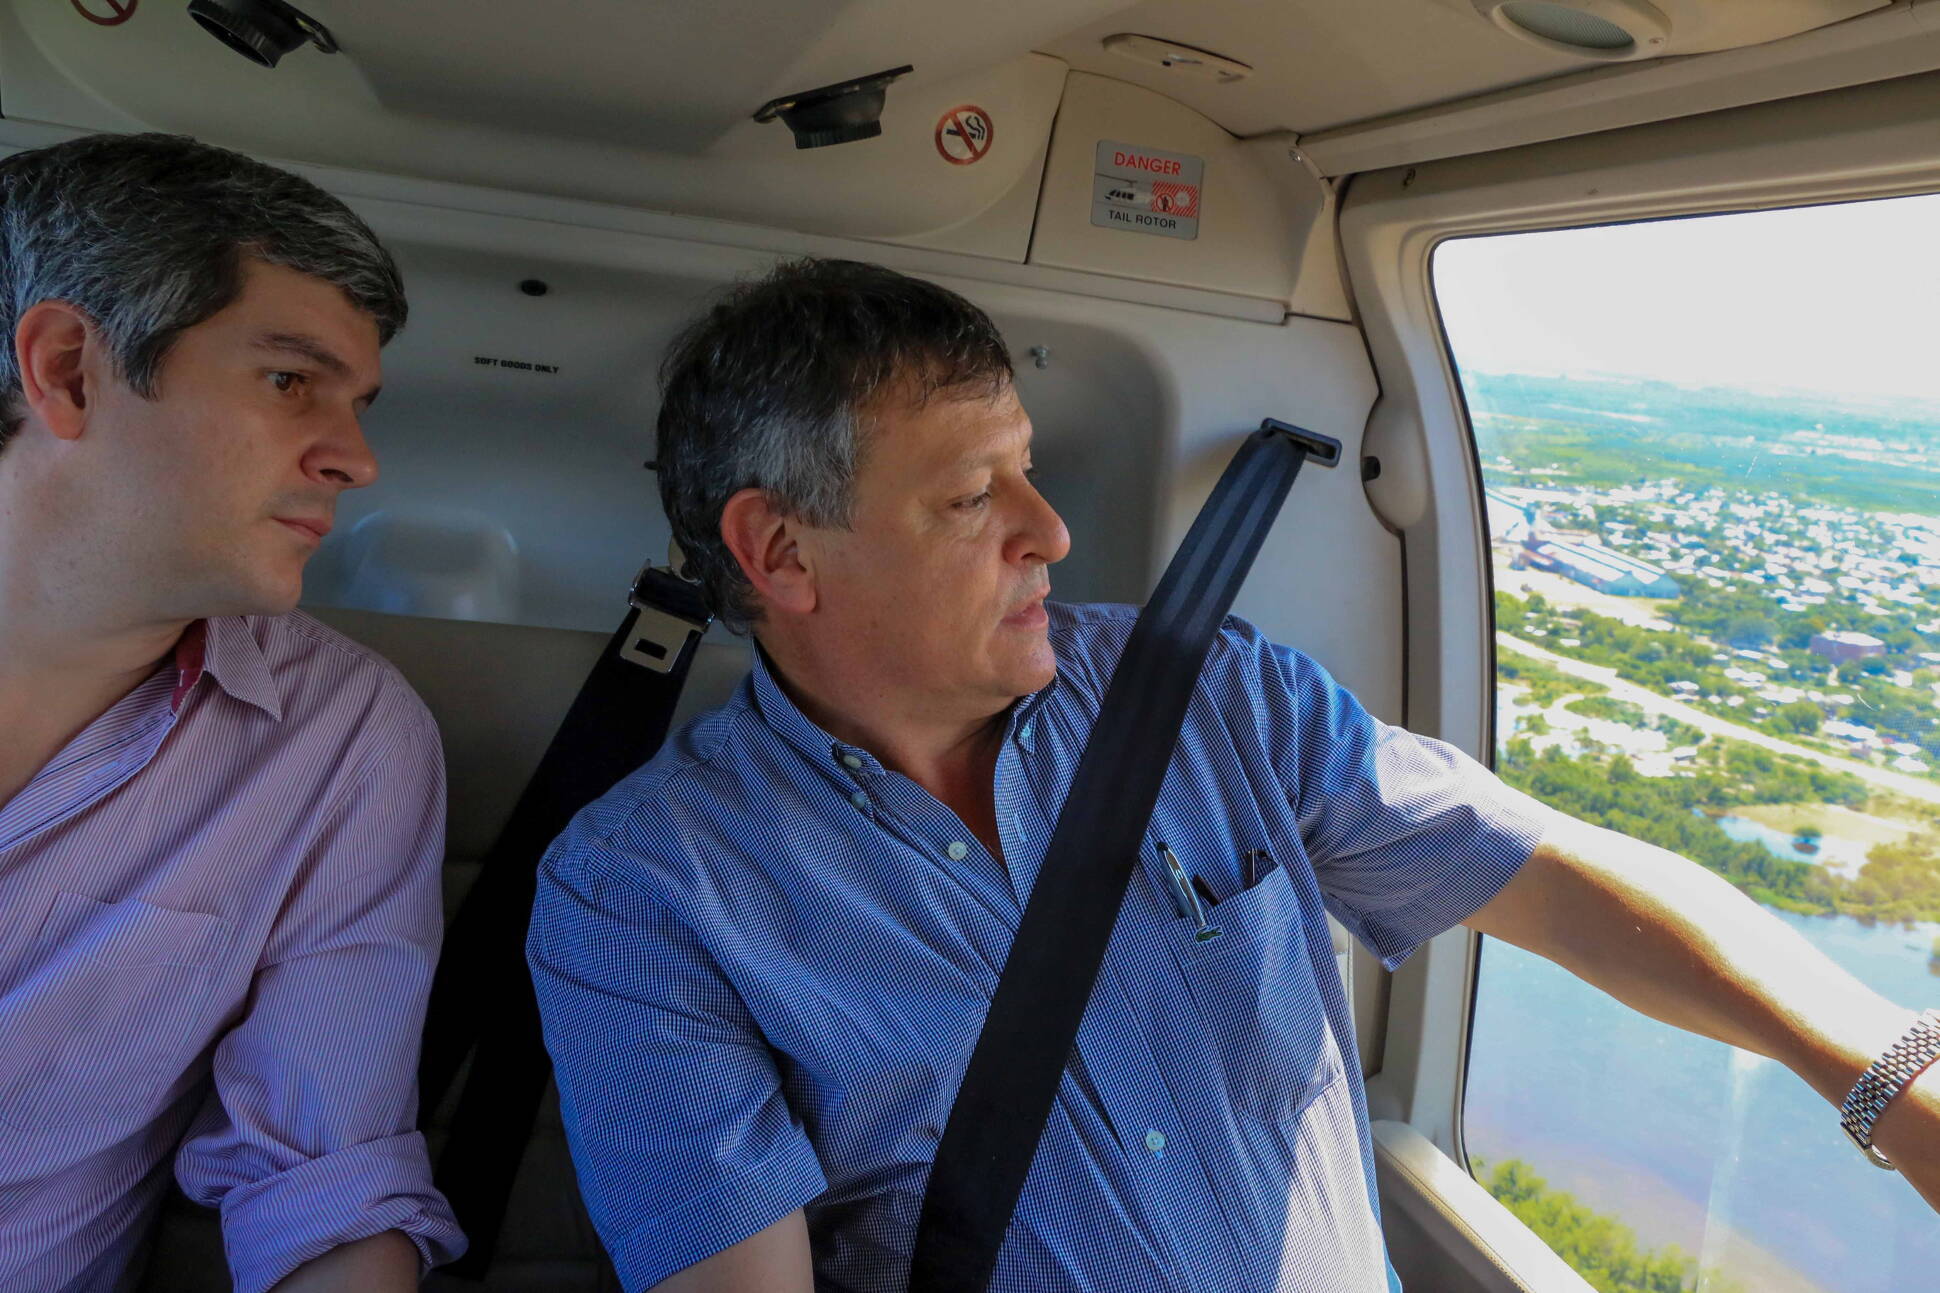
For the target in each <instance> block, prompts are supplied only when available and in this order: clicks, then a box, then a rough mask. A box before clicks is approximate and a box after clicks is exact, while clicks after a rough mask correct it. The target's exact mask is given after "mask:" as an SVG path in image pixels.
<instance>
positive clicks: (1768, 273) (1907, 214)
mask: <svg viewBox="0 0 1940 1293" xmlns="http://www.w3.org/2000/svg"><path fill="white" fill-rule="evenodd" d="M1937 222H1940V195H1921V196H1916V197H1902V198H1882V199H1876V200H1871V201H1864V202H1843V203H1831V204H1823V205H1818V206H1804V207H1787V208H1779V209H1775V210H1766V211H1746V212H1737V213H1732V214H1723V215H1713V216H1693V217H1688V218H1681V219H1665V220H1653V221H1641V222H1635V223H1630V224H1614V225H1600V226H1594V227H1590V228H1581V229H1554V230H1537V231H1532V232H1527V233H1512V234H1493V235H1485V236H1478V237H1469V238H1457V239H1452V240H1450V241H1448V242H1445V243H1443V244H1442V245H1441V246H1439V247H1437V248H1436V249H1435V253H1434V262H1433V276H1434V288H1435V294H1436V299H1437V304H1438V305H1439V308H1440V310H1441V313H1442V319H1443V324H1444V326H1445V327H1446V329H1447V332H1448V338H1449V342H1450V345H1451V346H1452V348H1453V350H1454V353H1455V358H1456V361H1457V362H1458V363H1459V364H1461V365H1462V366H1463V367H1465V368H1473V369H1476V370H1478V371H1482V372H1489V373H1499V374H1504V375H1523V376H1551V377H1562V378H1567V379H1572V380H1581V379H1583V378H1584V376H1585V375H1592V374H1594V375H1596V376H1595V377H1592V378H1591V379H1592V380H1595V379H1596V378H1597V377H1601V378H1614V379H1616V380H1639V381H1661V382H1666V383H1669V384H1672V385H1678V386H1689V387H1692V388H1694V389H1716V390H1729V391H1744V392H1748V393H1752V394H1761V393H1762V394H1777V395H1779V396H1780V397H1781V398H1791V397H1798V396H1814V397H1820V398H1825V399H1830V400H1834V401H1838V402H1841V403H1856V404H1861V405H1864V404H1876V403H1878V402H1879V401H1882V400H1906V401H1912V402H1916V403H1921V404H1933V405H1936V406H1940V365H1936V364H1934V363H1933V362H1932V360H1931V355H1932V353H1933V352H1935V351H1936V350H1940V240H1936V239H1934V238H1932V236H1931V230H1932V229H1933V227H1934V226H1935V224H1936V223H1937Z"/></svg>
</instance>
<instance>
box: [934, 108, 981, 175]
mask: <svg viewBox="0 0 1940 1293" xmlns="http://www.w3.org/2000/svg"><path fill="white" fill-rule="evenodd" d="M990 134H991V128H990V114H989V113H988V112H985V111H984V110H983V109H982V108H979V107H977V106H976V105H975V104H973V103H966V104H963V105H961V106H959V107H955V108H951V109H950V110H949V111H948V112H946V113H944V114H943V115H942V116H941V117H939V118H937V122H936V151H937V152H938V153H940V154H942V156H943V160H944V161H946V162H949V163H950V164H951V165H953V166H968V165H970V164H971V163H973V162H980V161H982V160H983V159H984V158H985V157H987V156H989V154H990Z"/></svg>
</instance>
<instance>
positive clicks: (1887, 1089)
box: [1839, 1010, 1940, 1172]
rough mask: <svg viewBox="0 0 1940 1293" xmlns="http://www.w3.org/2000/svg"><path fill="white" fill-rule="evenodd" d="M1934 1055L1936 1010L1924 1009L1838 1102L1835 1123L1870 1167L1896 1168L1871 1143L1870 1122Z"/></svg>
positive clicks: (1939, 1030)
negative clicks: (1844, 1131) (1841, 1100)
mask: <svg viewBox="0 0 1940 1293" xmlns="http://www.w3.org/2000/svg"><path fill="white" fill-rule="evenodd" d="M1936 1059H1940V1010H1928V1011H1925V1012H1923V1013H1922V1014H1921V1015H1920V1017H1919V1018H1918V1019H1916V1020H1914V1021H1913V1026H1912V1027H1911V1028H1909V1029H1907V1030H1906V1033H1905V1035H1904V1036H1902V1037H1901V1038H1900V1039H1899V1040H1898V1041H1896V1042H1894V1043H1893V1044H1892V1045H1891V1046H1890V1047H1888V1048H1887V1051H1886V1053H1885V1054H1884V1055H1882V1056H1880V1057H1879V1058H1878V1059H1877V1060H1875V1061H1873V1066H1872V1067H1871V1068H1869V1069H1867V1070H1866V1071H1865V1072H1864V1073H1862V1074H1860V1077H1859V1081H1857V1082H1855V1083H1853V1086H1852V1090H1851V1091H1850V1092H1849V1093H1847V1095H1846V1102H1845V1103H1844V1104H1842V1105H1840V1106H1839V1125H1840V1126H1841V1127H1843V1128H1845V1130H1846V1135H1847V1136H1849V1137H1851V1138H1852V1143H1853V1144H1855V1145H1857V1146H1859V1152H1860V1153H1862V1154H1864V1155H1865V1156H1866V1161H1867V1162H1869V1163H1871V1164H1872V1165H1873V1166H1874V1167H1883V1168H1885V1169H1886V1170H1887V1171H1889V1172H1891V1171H1895V1170H1897V1169H1896V1168H1894V1166H1893V1164H1892V1161H1891V1160H1890V1159H1888V1158H1887V1157H1886V1155H1884V1154H1882V1153H1880V1152H1879V1150H1877V1149H1875V1148H1874V1147H1873V1124H1874V1123H1876V1122H1878V1121H1879V1115H1880V1114H1882V1113H1884V1112H1885V1111H1886V1106H1887V1105H1889V1104H1891V1103H1892V1102H1893V1097H1894V1096H1896V1095H1898V1094H1899V1093H1900V1092H1901V1091H1903V1090H1905V1089H1906V1085H1907V1083H1909V1082H1911V1081H1912V1080H1913V1079H1914V1078H1916V1077H1918V1076H1920V1074H1922V1073H1924V1072H1925V1071H1926V1070H1927V1067H1928V1066H1929V1065H1931V1064H1932V1063H1933V1062H1934V1061H1935V1060H1936Z"/></svg>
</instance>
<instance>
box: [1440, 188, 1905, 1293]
mask: <svg viewBox="0 0 1940 1293" xmlns="http://www.w3.org/2000/svg"><path fill="white" fill-rule="evenodd" d="M1936 229H1940V198H1932V197H1921V198H1903V199H1895V200H1891V201H1880V202H1865V203H1852V204H1844V205H1838V206H1826V207H1815V208H1804V209H1795V210H1784V211H1766V212H1754V213H1745V214H1736V215H1728V216H1716V217H1705V218H1699V219H1687V220H1674V221H1661V222H1654V223H1649V224H1633V225H1617V226H1608V227H1602V228H1595V229H1581V230H1563V231H1552V232H1540V233H1528V234H1516V235H1505V236H1501V237H1490V238H1472V239H1464V240H1460V241H1455V242H1451V243H1447V244H1445V245H1444V246H1443V247H1442V248H1441V249H1440V250H1439V251H1438V252H1437V253H1436V257H1435V265H1434V279H1435V289H1436V294H1437V297H1438V299H1439V303H1440V307H1441V310H1442V315H1443V321H1444V324H1445V326H1446V328H1447V332H1448V338H1449V343H1450V346H1451V347H1452V349H1453V353H1454V357H1455V360H1456V364H1457V367H1458V369H1459V371H1460V374H1461V381H1462V388H1463V392H1464V394H1465V395H1466V398H1467V401H1468V406H1469V412H1470V415H1471V419H1472V422H1473V426H1474V431H1475V438H1476V448H1477V452H1478V455H1479V458H1480V462H1481V469H1482V483H1483V486H1484V489H1485V492H1486V503H1487V507H1486V511H1487V517H1488V526H1489V534H1490V543H1491V549H1492V553H1493V571H1494V583H1495V628H1496V649H1497V683H1496V739H1497V749H1496V758H1497V767H1498V770H1499V771H1500V772H1501V774H1502V775H1503V776H1504V777H1505V778H1506V779H1507V780H1509V781H1510V782H1511V783H1513V784H1515V785H1517V786H1520V787H1522V788H1524V789H1526V790H1528V791H1530V792H1531V793H1533V794H1535V795H1536V796H1538V797H1539V798H1541V799H1543V800H1545V801H1547V802H1549V803H1550V804H1552V805H1554V806H1556V807H1558V808H1561V809H1563V810H1565V811H1567V812H1569V813H1571V814H1572V815H1575V816H1578V817H1582V818H1585V819H1587V820H1590V821H1594V822H1597V823H1599V824H1602V825H1605V826H1610V827H1614V828H1616V829H1619V830H1623V831H1626V832H1628V833H1630V834H1633V835H1637V836H1640V837H1642V838H1646V839H1649V840H1651V841H1653V842H1656V843H1659V844H1662V845H1665V846H1666V847H1669V848H1672V849H1674V850H1676V851H1678V852H1680V853H1682V854H1684V855H1685V856H1686V857H1689V858H1691V859H1693V860H1694V861H1696V862H1698V863H1700V864H1702V865H1704V866H1706V867H1709V868H1711V869H1712V870H1714V871H1717V872H1719V873H1721V874H1723V875H1724V876H1726V877H1728V878H1729V879H1730V880H1731V881H1732V883H1734V884H1735V885H1737V886H1738V887H1739V888H1740V889H1741V890H1743V891H1744V892H1745V893H1747V894H1749V895H1750V896H1751V897H1753V898H1754V899H1755V900H1757V901H1758V902H1759V903H1761V904H1763V905H1764V906H1765V907H1766V908H1767V909H1768V910H1770V911H1771V912H1773V913H1774V914H1775V915H1776V917H1777V918H1778V919H1779V920H1781V921H1783V922H1784V923H1785V924H1787V925H1789V926H1791V927H1792V928H1793V929H1796V930H1798V931H1799V932H1800V933H1802V934H1803V935H1804V936H1805V938H1806V939H1808V940H1809V941H1810V942H1811V943H1813V944H1814V945H1816V946H1817V947H1819V948H1821V949H1822V950H1823V951H1824V952H1825V953H1826V954H1827V955H1828V956H1830V957H1831V958H1832V960H1834V961H1835V962H1837V963H1838V964H1840V965H1842V966H1844V967H1845V968H1846V969H1847V970H1849V971H1851V972H1852V973H1853V974H1854V975H1856V976H1858V977H1859V978H1860V979H1862V980H1864V981H1865V982H1867V983H1869V984H1871V985H1872V986H1873V987H1874V988H1876V989H1877V990H1879V991H1880V992H1882V993H1884V994H1885V995H1886V996H1888V997H1890V998H1892V999H1893V1000H1895V1001H1897V1002H1899V1003H1901V1004H1903V1005H1905V1006H1908V1007H1915V1008H1918V1007H1924V1006H1927V1005H1929V1004H1932V1003H1934V1002H1935V1001H1936V1000H1940V978H1936V977H1935V976H1936V975H1940V724H1936V722H1935V719H1936V717H1940V709H1936V696H1940V362H1936V361H1935V356H1936V355H1940V325H1936V321H1935V320H1936V310H1937V308H1940V238H1936V237H1935V236H1934V230H1936ZM1885 1040H1889V1039H1882V1043H1883V1042H1884V1041H1885ZM1464 1131H1465V1139H1466V1143H1467V1146H1468V1149H1469V1153H1470V1166H1471V1168H1472V1169H1473V1170H1474V1171H1475V1173H1476V1175H1477V1177H1478V1178H1479V1179H1480V1180H1481V1181H1482V1182H1483V1183H1484V1184H1485V1185H1487V1186H1488V1187H1489V1188H1490V1189H1491V1190H1492V1191H1493V1192H1494V1193H1495V1194H1496V1195H1497V1197H1499V1198H1502V1199H1503V1200H1504V1201H1505V1202H1506V1203H1507V1204H1508V1205H1509V1206H1510V1208H1511V1210H1513V1211H1515V1212H1516V1213H1517V1214H1518V1215H1520V1216H1522V1217H1523V1218H1524V1219H1525V1220H1526V1221H1529V1222H1531V1224H1532V1225H1533V1227H1534V1228H1535V1229H1536V1230H1537V1231H1538V1233H1540V1234H1541V1235H1542V1236H1543V1237H1544V1238H1545V1239H1546V1240H1548V1241H1549V1242H1550V1243H1551V1245H1552V1246H1553V1247H1555V1248H1557V1250H1558V1251H1559V1252H1560V1253H1562V1254H1563V1256H1564V1257H1565V1258H1566V1259H1568V1260H1569V1261H1570V1262H1571V1263H1572V1264H1573V1265H1575V1266H1576V1268H1577V1269H1578V1270H1580V1271H1582V1272H1583V1273H1584V1274H1585V1276H1587V1277H1588V1278H1589V1279H1590V1282H1591V1283H1592V1284H1593V1285H1594V1286H1595V1287H1597V1288H1598V1289H1603V1290H1626V1291H1627V1290H1650V1291H1651V1293H1669V1291H1671V1290H1692V1289H1704V1290H1709V1291H1712V1293H1722V1291H1723V1290H1742V1291H1744V1293H1903V1291H1904V1290H1908V1289H1916V1288H1934V1287H1940V1283H1937V1282H1936V1281H1940V1276H1936V1275H1935V1274H1934V1272H1936V1271H1940V1220H1937V1219H1936V1218H1935V1216H1934V1214H1933V1212H1932V1211H1931V1210H1930V1209H1928V1208H1927V1206H1926V1205H1925V1204H1924V1203H1922V1202H1921V1201H1920V1199H1919V1197H1918V1196H1917V1195H1916V1194H1915V1193H1914V1192H1913V1190H1912V1189H1911V1188H1910V1187H1908V1186H1907V1184H1906V1183H1905V1182H1904V1181H1903V1180H1901V1179H1900V1178H1899V1177H1898V1176H1897V1174H1889V1173H1885V1172H1881V1171H1879V1170H1877V1169H1875V1168H1873V1167H1871V1166H1869V1165H1868V1164H1867V1163H1865V1162H1864V1161H1863V1160H1862V1159H1861V1158H1860V1156H1859V1154H1858V1153H1857V1152H1856V1151H1855V1150H1854V1149H1853V1147H1852V1146H1851V1144H1850V1143H1849V1142H1848V1141H1847V1140H1846V1138H1845V1137H1844V1135H1843V1134H1841V1132H1840V1130H1839V1127H1838V1121H1837V1116H1836V1112H1835V1111H1834V1110H1833V1109H1832V1108H1831V1107H1830V1106H1828V1105H1827V1104H1826V1103H1825V1102H1824V1101H1823V1100H1822V1099H1820V1098H1819V1097H1818V1096H1817V1095H1816V1094H1814V1093H1813V1092H1812V1091H1811V1090H1810V1089H1809V1088H1808V1087H1806V1085H1805V1084H1804V1083H1803V1082H1801V1081H1799V1080H1798V1079H1797V1078H1795V1077H1794V1076H1792V1074H1791V1073H1790V1072H1788V1071H1787V1070H1786V1069H1784V1068H1783V1067H1782V1066H1780V1065H1778V1064H1776V1063H1773V1062H1770V1061H1767V1060H1763V1059H1760V1058H1757V1057H1754V1056H1750V1055H1747V1054H1744V1053H1741V1052H1736V1051H1734V1050H1732V1049H1731V1048H1729V1047H1726V1046H1723V1045H1720V1044H1717V1043H1714V1042H1710V1041H1706V1040H1703V1039H1700V1038H1697V1037H1694V1036H1691V1035H1689V1034H1686V1033H1682V1032H1679V1031H1677V1030H1674V1029H1671V1028H1668V1027H1665V1026H1663V1025H1660V1024H1657V1023H1655V1022H1653V1021H1651V1020H1649V1019H1646V1018H1644V1017H1643V1016H1641V1015H1638V1014H1635V1013H1633V1012H1631V1011H1629V1010H1628V1009H1626V1008H1625V1007H1623V1006H1620V1005H1618V1004H1617V1003H1616V1002H1614V1001H1613V1000H1611V999H1609V998H1607V997H1604V996H1602V995H1601V994H1599V993H1597V992H1595V991H1594V990H1592V989H1590V988H1588V987H1586V986H1584V985H1583V984H1581V983H1579V982H1578V981H1577V980H1575V979H1574V978H1572V977H1571V976H1570V975H1569V974H1568V973H1566V972H1565V971H1563V970H1561V969H1559V968H1557V967H1555V966H1552V965H1550V964H1549V963H1548V962H1545V961H1542V960H1540V959H1538V958H1535V957H1532V956H1529V955H1527V954H1525V953H1523V952H1521V951H1519V950H1517V949H1515V948H1513V947H1510V946H1508V945H1506V944H1503V943H1500V942H1497V941H1494V940H1486V941H1485V944H1484V947H1483V950H1482V959H1481V969H1480V978H1479V984H1478V989H1477V998H1476V1006H1475V1026H1474V1032H1473V1040H1472V1044H1471V1053H1470V1056H1469V1068H1468V1076H1467V1096H1466V1102H1465V1108H1464Z"/></svg>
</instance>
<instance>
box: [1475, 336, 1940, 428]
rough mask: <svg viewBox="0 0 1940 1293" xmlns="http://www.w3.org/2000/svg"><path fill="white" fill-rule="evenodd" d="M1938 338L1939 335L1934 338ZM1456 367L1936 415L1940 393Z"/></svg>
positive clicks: (1485, 374)
mask: <svg viewBox="0 0 1940 1293" xmlns="http://www.w3.org/2000/svg"><path fill="white" fill-rule="evenodd" d="M1936 341H1940V338H1936ZM1459 367H1460V371H1461V372H1462V373H1465V374H1474V375H1475V376H1478V377H1494V378H1501V377H1519V378H1530V379H1534V380H1538V381H1562V382H1586V383H1587V382H1608V383H1611V384H1616V385H1625V386H1644V385H1649V386H1669V387H1673V388H1675V389H1677V390H1683V391H1704V392H1715V393H1719V394H1730V395H1756V396H1758V397H1760V398H1763V399H1811V400H1816V401H1820V402H1823V403H1826V404H1827V405H1829V406H1831V407H1834V408H1839V409H1844V410H1849V411H1850V410H1856V409H1864V410H1877V409H1879V408H1880V407H1882V406H1892V407H1911V408H1917V409H1922V410H1925V411H1927V412H1930V413H1933V414H1935V415H1936V416H1940V394H1935V395H1907V394H1901V393H1898V392H1889V393H1883V394H1878V395H1853V394H1842V393H1838V392H1833V391H1824V390H1817V389H1814V388H1812V387H1809V386H1781V385H1774V384H1765V385H1740V384H1738V383H1731V382H1694V381H1682V380H1678V379H1676V378H1671V377H1665V376H1663V375H1662V374H1651V373H1625V372H1614V371H1588V372H1557V371H1547V372H1541V371H1532V370H1529V369H1521V368H1483V367H1479V366H1476V365H1461V366H1459Z"/></svg>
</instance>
